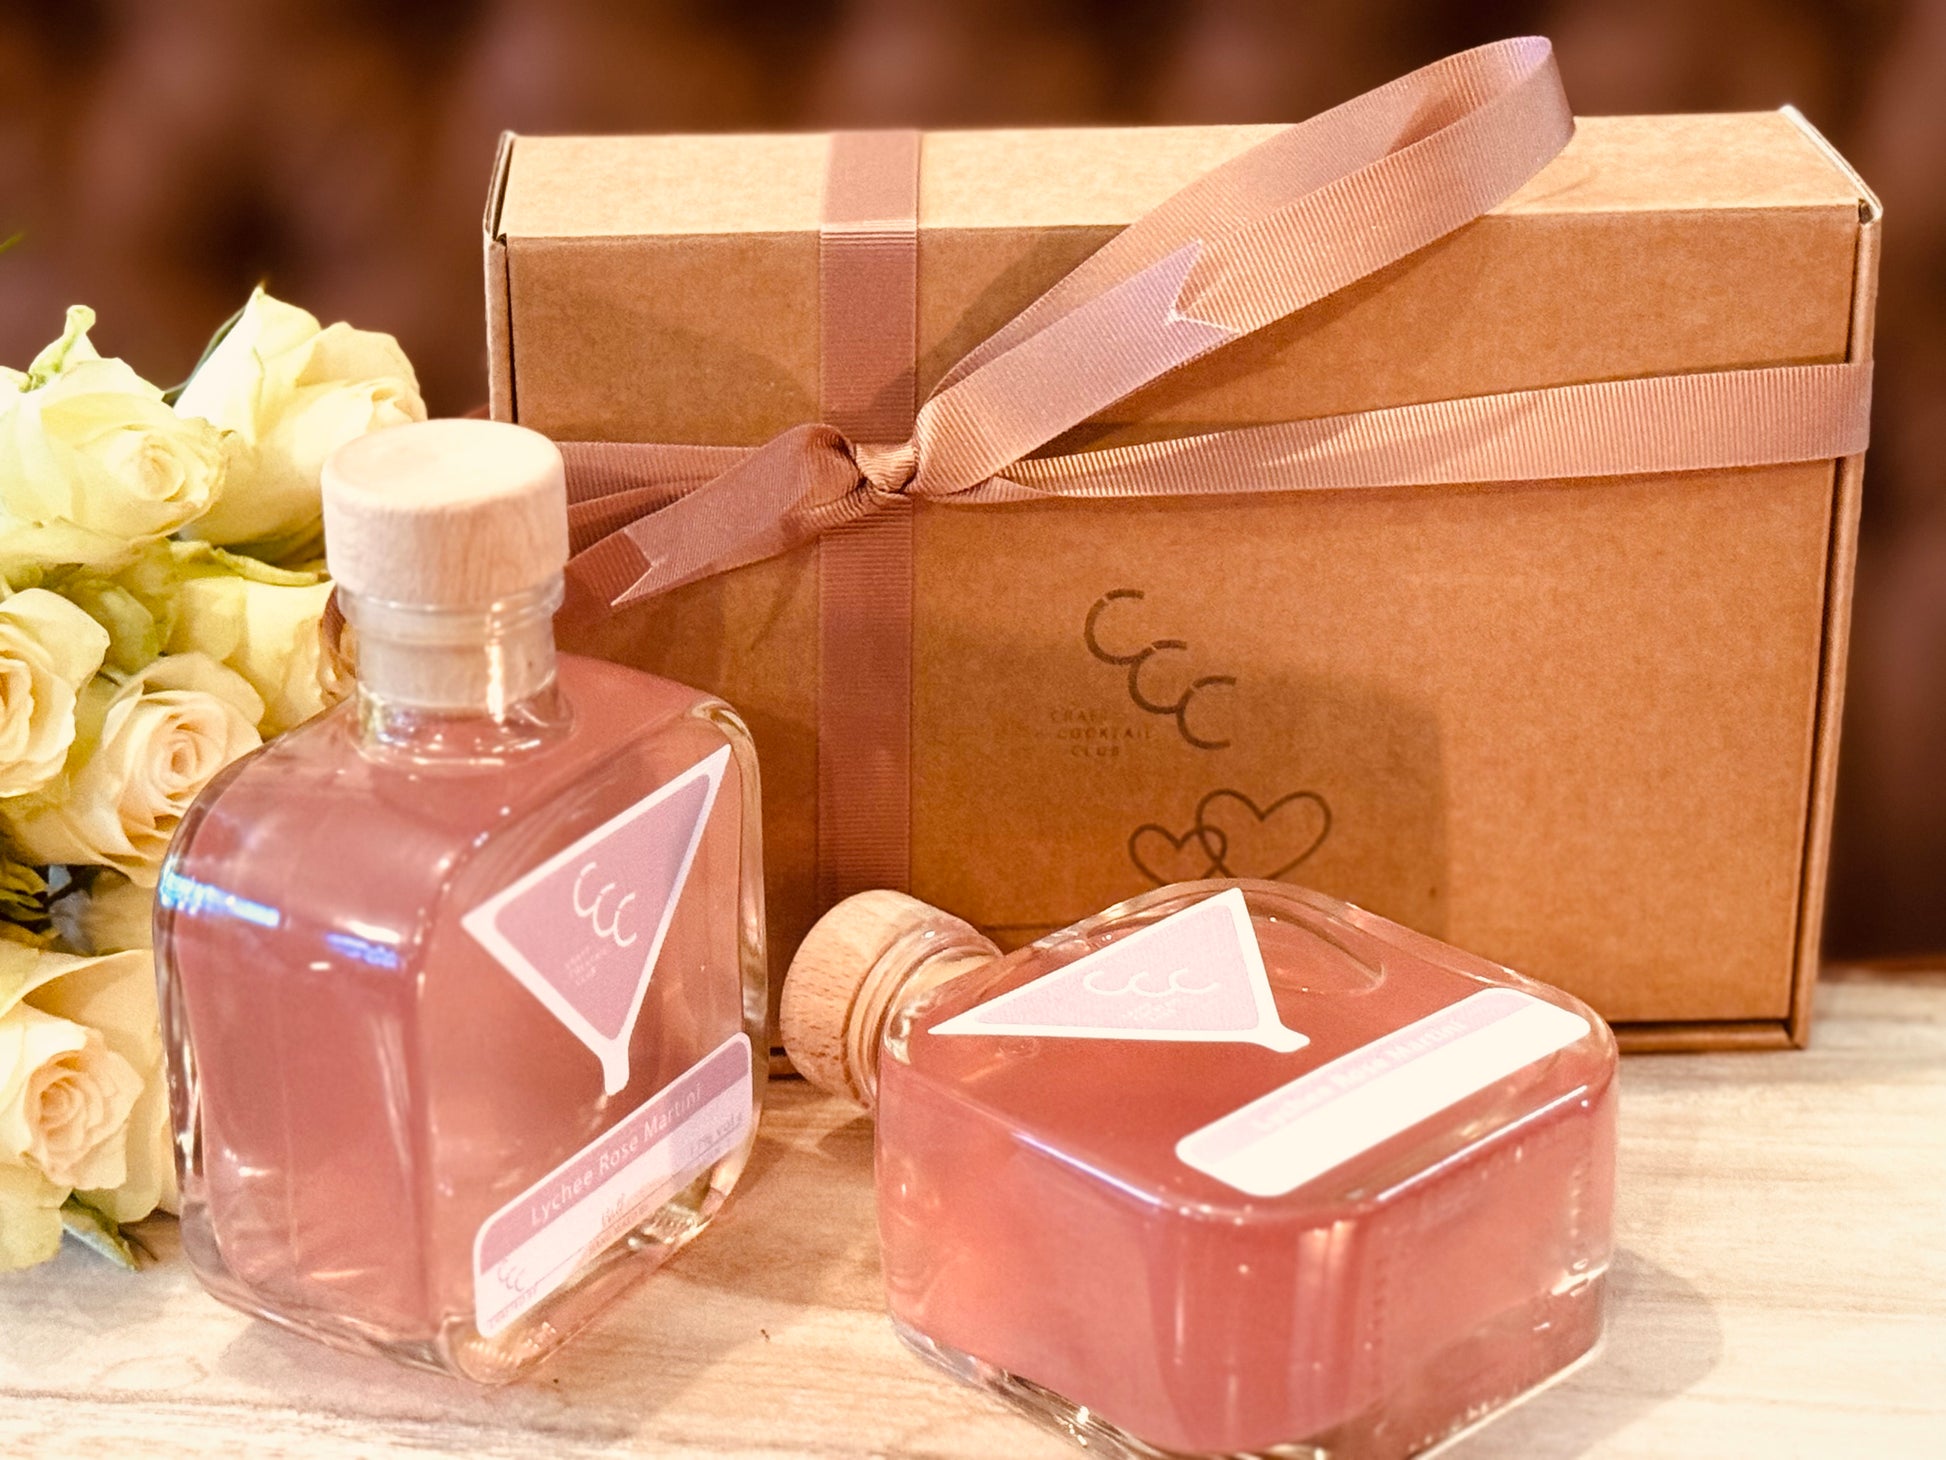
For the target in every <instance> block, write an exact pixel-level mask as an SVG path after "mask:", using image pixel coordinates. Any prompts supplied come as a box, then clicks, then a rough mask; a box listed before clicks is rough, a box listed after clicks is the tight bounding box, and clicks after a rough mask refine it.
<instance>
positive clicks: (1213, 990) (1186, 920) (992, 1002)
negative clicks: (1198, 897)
mask: <svg viewBox="0 0 1946 1460" xmlns="http://www.w3.org/2000/svg"><path fill="white" fill-rule="evenodd" d="M932 1032H933V1033H934V1034H1042V1035H1053V1036H1057V1037H1061V1038H1066V1039H1163V1040H1175V1041H1204V1042H1212V1043H1235V1044H1261V1045H1262V1046H1263V1047H1264V1048H1265V1049H1274V1050H1279V1051H1283V1052H1286V1053H1288V1052H1289V1051H1291V1050H1295V1049H1302V1048H1303V1047H1304V1046H1305V1045H1307V1044H1309V1043H1310V1042H1311V1041H1310V1040H1309V1039H1308V1038H1306V1037H1305V1036H1304V1035H1302V1034H1299V1033H1297V1032H1296V1031H1295V1030H1291V1029H1286V1028H1285V1027H1284V1023H1283V1020H1281V1019H1280V1018H1278V1016H1277V1003H1276V1000H1274V999H1273V998H1272V997H1271V993H1270V977H1269V975H1268V974H1266V973H1265V972H1264V959H1263V952H1262V950H1261V949H1260V948H1258V946H1257V935H1256V932H1255V930H1254V929H1252V927H1251V926H1250V909H1249V908H1248V907H1247V906H1246V905H1245V903H1244V900H1243V893H1242V891H1241V889H1238V888H1235V887H1232V888H1230V889H1229V890H1228V891H1227V892H1219V893H1217V894H1216V896H1214V897H1209V898H1205V899H1204V900H1203V901H1201V902H1199V903H1196V904H1194V905H1192V906H1190V907H1186V908H1184V909H1183V910H1182V911H1181V912H1178V913H1171V914H1170V915H1169V916H1168V917H1166V918H1164V919H1162V920H1161V921H1160V922H1157V923H1151V924H1150V925H1149V926H1148V927H1146V928H1143V929H1141V930H1140V931H1139V932H1134V933H1130V934H1129V935H1128V936H1127V937H1126V938H1120V939H1117V940H1116V941H1115V942H1113V943H1110V944H1109V945H1108V946H1107V947H1105V948H1099V949H1096V950H1095V951H1094V952H1093V953H1090V954H1087V955H1086V956H1084V957H1081V958H1077V959H1076V960H1075V961H1074V962H1072V963H1070V964H1067V965H1066V966H1065V967H1062V968H1057V969H1056V970H1055V971H1054V972H1052V973H1050V974H1046V975H1044V976H1042V977H1040V978H1037V979H1035V980H1034V981H1033V982H1032V983H1026V984H1022V985H1021V986H1020V987H1019V988H1017V989H1012V990H1010V991H1008V992H1007V993H1004V994H1001V995H1000V996H999V997H998V998H995V999H989V1000H987V1002H986V1003H984V1004H980V1005H978V1006H976V1007H975V1008H971V1009H968V1010H967V1011H966V1012H965V1013H964V1014H957V1015H955V1016H954V1017H953V1018H951V1019H948V1020H946V1021H945V1022H944V1023H943V1024H935V1025H934V1026H933V1028H932Z"/></svg>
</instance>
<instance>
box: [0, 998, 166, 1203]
mask: <svg viewBox="0 0 1946 1460" xmlns="http://www.w3.org/2000/svg"><path fill="white" fill-rule="evenodd" d="M141 1094H142V1077H141V1076H140V1075H139V1074H137V1073H136V1071H135V1069H134V1068H133V1067H132V1066H131V1065H130V1064H129V1062H128V1061H127V1060H125V1059H123V1058H122V1057H121V1056H120V1055H118V1054H116V1053H115V1052H114V1051H113V1050H111V1049H110V1048H109V1047H108V1042H107V1040H105V1039H103V1038H102V1036H101V1034H100V1033H99V1031H97V1030H93V1029H90V1028H88V1027H87V1026H86V1025H82V1024H76V1023H74V1022H73V1021H72V1020H69V1019H62V1018H60V1017H58V1016H57V1015H54V1014H47V1013H43V1012H42V1011H41V1010H39V1009H36V1008H34V1007H33V1006H32V1005H30V1004H24V1003H23V1004H19V1005H16V1006H15V1007H14V1008H13V1009H12V1010H10V1011H9V1012H8V1013H7V1014H6V1015H5V1017H0V1161H8V1162H12V1163H23V1162H24V1163H26V1164H29V1165H32V1166H34V1167H36V1168H37V1169H38V1170H39V1171H40V1172H41V1174H42V1175H44V1176H46V1177H47V1179H48V1180H49V1181H51V1182H53V1183H54V1184H55V1185H56V1186H65V1187H69V1188H71V1189H72V1188H79V1187H117V1186H120V1185H121V1184H122V1182H123V1181H124V1180H125V1179H126V1178H127V1176H128V1118H129V1114H130V1112H132V1111H133V1110H134V1109H135V1102H136V1101H137V1100H138V1099H139V1098H140V1097H141Z"/></svg>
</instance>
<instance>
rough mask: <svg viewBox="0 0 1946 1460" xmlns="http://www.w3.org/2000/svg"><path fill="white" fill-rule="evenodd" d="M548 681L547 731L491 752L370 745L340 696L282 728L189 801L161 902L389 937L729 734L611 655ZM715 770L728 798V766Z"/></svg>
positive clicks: (688, 765) (487, 887)
mask: <svg viewBox="0 0 1946 1460" xmlns="http://www.w3.org/2000/svg"><path fill="white" fill-rule="evenodd" d="M584 668H586V669H588V670H589V672H583V670H584ZM609 670H616V671H617V672H616V673H613V674H611V673H609V672H608V671H609ZM562 689H563V693H564V696H565V698H566V700H567V707H568V712H569V713H568V720H567V724H566V725H565V727H564V729H563V732H562V733H561V734H559V735H558V736H555V737H552V738H551V739H548V740H546V741H545V742H543V743H541V744H537V745H534V746H530V747H526V748H523V749H520V750H518V751H516V752H514V753H510V754H505V755H497V756H479V757H453V758H443V757H423V756H421V757H414V756H411V755H399V754H390V753H380V754H374V753H371V751H370V748H369V747H368V746H366V745H364V744H363V743H362V742H361V738H360V733H359V725H358V711H357V707H356V706H355V705H352V704H346V705H340V706H338V707H337V708H336V709H334V710H331V711H329V712H327V713H326V714H325V715H322V716H320V717H318V718H317V719H315V720H312V721H310V722H308V723H307V724H305V725H303V726H300V727H298V728H296V729H294V730H292V731H290V732H289V733H287V734H286V735H284V736H282V737H280V738H279V739H278V740H276V741H274V742H272V743H271V744H269V745H267V746H265V747H263V748H262V749H261V750H259V751H257V752H255V753H253V754H252V755H251V756H249V757H247V758H246V759H245V760H243V761H240V762H238V763H237V764H236V765H234V766H232V767H230V768H229V769H228V770H226V771H225V772H224V774H223V776H222V777H220V778H219V779H218V781H216V782H213V783H212V785H211V786H210V787H209V789H208V790H206V791H205V793H204V795H203V796H202V797H200V798H199V799H198V801H197V803H196V805H195V807H194V808H193V809H192V810H191V812H190V815H189V816H188V817H187V818H186V819H185V821H184V823H183V826H182V828H181V830H180V832H179V834H178V836H177V838H176V841H175V845H174V847H173V848H172V851H171V853H170V857H169V860H168V862H167V864H166V865H165V869H164V878H165V887H164V899H165V901H167V900H168V899H169V898H171V897H175V898H178V899H180V898H184V897H201V898H204V899H207V898H209V897H211V896H217V895H221V896H223V897H226V898H229V899H232V900H234V899H241V900H242V903H243V904H245V905H254V906H269V907H278V908H282V909H285V910H286V913H287V917H286V924H285V925H286V927H287V929H289V928H294V927H296V926H297V925H298V924H299V923H316V924H318V925H320V926H333V927H336V926H340V925H348V924H349V923H352V922H358V923H365V924H376V925H379V926H383V927H385V928H386V929H388V931H389V932H390V933H391V934H392V935H393V936H394V937H395V938H404V937H407V936H408V935H412V934H413V930H414V929H424V928H429V927H431V926H432V925H433V924H435V923H437V922H438V921H439V919H440V918H441V916H442V913H443V911H444V910H445V909H449V908H452V907H454V906H455V905H456V904H457V905H459V907H460V910H461V911H463V910H464V907H465V906H466V905H470V903H472V902H474V901H477V900H479V899H481V898H483V897H485V896H488V895H490V894H491V893H492V892H493V891H495V890H497V888H498V887H499V886H501V885H503V884H505V883H507V882H509V881H511V880H513V879H514V878H515V877H517V876H518V875H520V873H521V872H522V871H524V870H525V869H526V868H527V867H528V866H530V865H532V864H534V863H535V862H537V861H540V860H542V859H544V858H545V857H547V856H548V855H551V854H552V853H554V852H556V851H558V850H560V849H561V848H563V847H566V846H568V845H570V844H572V843H573V842H574V841H575V840H577V839H578V838H579V837H582V836H584V835H587V834H589V833H591V832H593V831H594V830H596V829H597V828H599V827H600V826H601V825H602V824H603V823H605V822H607V821H608V820H610V819H611V818H613V817H615V816H617V815H620V814H621V813H623V812H625V811H626V810H627V809H628V808H629V807H630V806H632V805H634V804H636V803H637V802H639V801H641V800H643V799H644V798H646V797H649V796H652V795H653V794H654V793H655V792H656V791H657V790H658V788H660V787H662V786H664V785H666V784H668V783H670V782H671V781H673V780H675V779H677V778H679V777H681V776H682V774H683V773H684V772H685V771H688V770H690V769H692V768H694V767H695V766H697V765H699V764H701V763H703V762H705V761H707V760H708V759H709V758H710V757H711V756H712V755H714V754H716V753H718V752H720V751H722V750H723V749H724V748H725V746H727V745H732V744H733V743H734V738H735V736H736V734H737V733H738V727H735V726H729V727H726V726H725V725H724V724H722V723H719V719H718V717H716V716H715V715H714V714H713V713H712V712H711V706H712V705H713V703H714V702H713V701H712V700H710V698H709V697H707V696H703V695H700V694H697V693H696V692H694V691H689V690H685V689H683V688H682V687H680V686H672V685H669V684H668V683H667V682H666V681H657V680H653V679H651V677H650V676H647V675H641V674H638V673H637V672H635V671H631V670H626V669H620V668H619V667H618V666H610V665H603V664H599V663H597V662H595V661H579V662H578V663H572V664H568V665H566V666H564V673H563V675H562ZM725 780H726V783H727V784H728V785H729V786H730V787H731V789H730V790H729V793H728V796H727V798H726V799H728V800H729V801H730V802H731V803H732V805H733V806H734V804H735V800H736V791H735V789H734V787H735V780H736V778H734V777H727V778H725ZM733 814H734V813H733ZM300 913H301V914H302V915H301V916H300Z"/></svg>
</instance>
